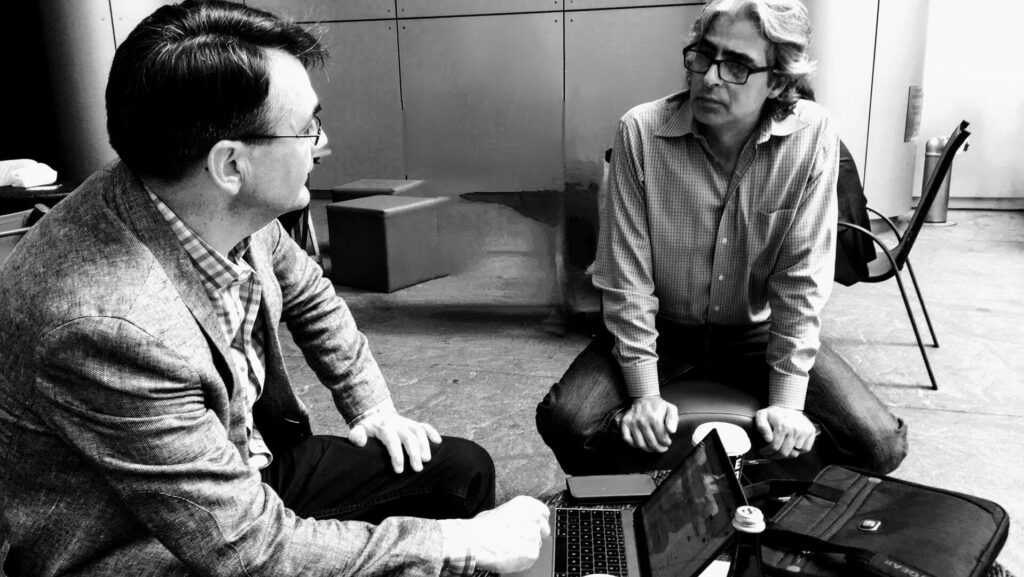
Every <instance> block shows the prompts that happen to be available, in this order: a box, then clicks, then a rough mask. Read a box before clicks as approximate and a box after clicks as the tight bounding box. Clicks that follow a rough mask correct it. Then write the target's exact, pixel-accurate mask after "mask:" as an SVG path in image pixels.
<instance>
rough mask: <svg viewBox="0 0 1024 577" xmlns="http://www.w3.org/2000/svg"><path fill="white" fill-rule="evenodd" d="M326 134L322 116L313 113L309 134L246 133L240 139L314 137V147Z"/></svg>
mask: <svg viewBox="0 0 1024 577" xmlns="http://www.w3.org/2000/svg"><path fill="white" fill-rule="evenodd" d="M323 134H324V127H323V124H321V123H320V117H319V116H317V115H316V114H314V115H313V122H312V123H311V124H310V125H309V128H308V129H307V134H246V135H243V136H239V137H238V138H239V140H259V139H263V138H312V139H313V147H314V148H315V147H317V146H319V145H320V137H321V136H323Z"/></svg>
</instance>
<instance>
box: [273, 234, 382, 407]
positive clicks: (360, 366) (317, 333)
mask: <svg viewBox="0 0 1024 577" xmlns="http://www.w3.org/2000/svg"><path fill="white" fill-rule="evenodd" d="M269 232H270V233H271V234H270V235H269V237H270V238H269V242H270V243H271V244H272V247H273V248H272V250H273V254H272V259H273V268H274V276H275V278H276V279H277V282H278V284H279V285H280V288H281V300H282V310H281V320H282V321H284V323H285V324H286V325H287V326H288V330H289V331H290V332H291V334H292V337H293V338H294V340H295V344H296V345H298V347H299V349H300V350H301V351H302V354H303V356H304V357H305V359H306V363H308V364H309V366H310V368H312V369H313V372H314V373H316V376H317V378H318V379H319V380H320V382H321V383H323V384H324V385H325V386H326V387H327V388H328V389H330V391H331V395H332V396H333V398H334V403H335V405H337V407H338V410H339V411H340V412H341V414H342V416H343V417H344V418H345V420H346V421H347V422H348V423H351V422H352V421H353V420H355V418H356V417H358V416H359V415H362V414H363V413H365V412H366V411H367V410H369V409H371V408H373V407H375V406H377V405H379V404H381V403H383V402H385V401H389V400H390V399H391V396H390V393H389V392H388V387H387V384H386V382H385V381H384V376H383V375H382V374H381V371H380V367H379V366H378V365H377V361H376V360H375V359H374V358H373V354H372V353H371V352H370V346H369V343H368V342H367V340H366V336H365V335H363V333H361V332H359V330H358V328H356V322H355V319H353V318H352V313H351V311H349V308H348V305H346V304H345V301H344V300H342V299H341V298H340V297H338V296H337V293H336V292H335V290H334V285H332V284H331V282H330V281H329V280H327V279H326V278H325V277H324V273H323V269H322V268H320V266H319V265H317V264H316V263H315V262H313V260H312V259H311V258H309V255H307V254H306V252H305V251H304V250H303V249H302V248H301V247H299V246H298V245H297V244H296V243H295V242H293V241H292V240H291V238H290V237H288V236H287V235H286V234H285V232H284V229H283V228H282V227H281V226H280V225H275V226H273V227H272V228H271V230H270V231H269Z"/></svg>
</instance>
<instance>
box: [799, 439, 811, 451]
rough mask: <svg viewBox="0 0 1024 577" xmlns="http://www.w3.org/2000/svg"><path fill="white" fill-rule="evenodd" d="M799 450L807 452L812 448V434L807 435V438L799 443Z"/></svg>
mask: <svg viewBox="0 0 1024 577" xmlns="http://www.w3.org/2000/svg"><path fill="white" fill-rule="evenodd" d="M799 448H800V451H802V452H804V453H807V452H809V451H810V450H811V449H813V448H814V435H807V438H805V439H804V440H803V442H802V443H800V446H799Z"/></svg>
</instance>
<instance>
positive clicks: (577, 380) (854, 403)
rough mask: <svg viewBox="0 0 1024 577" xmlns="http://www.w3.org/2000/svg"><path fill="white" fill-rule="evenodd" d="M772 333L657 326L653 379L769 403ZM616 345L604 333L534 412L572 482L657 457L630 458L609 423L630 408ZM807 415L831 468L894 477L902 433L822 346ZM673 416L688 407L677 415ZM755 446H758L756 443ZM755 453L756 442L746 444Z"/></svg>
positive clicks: (640, 466)
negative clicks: (731, 390) (716, 386)
mask: <svg viewBox="0 0 1024 577" xmlns="http://www.w3.org/2000/svg"><path fill="white" fill-rule="evenodd" d="M768 330H769V325H768V324H767V323H766V324H762V325H757V326H753V327H723V326H709V327H682V326H679V325H674V324H671V323H665V322H659V323H658V331H659V337H658V356H659V360H658V378H659V380H660V381H661V384H662V385H665V384H666V383H668V382H676V381H686V380H705V381H707V380H711V381H717V382H722V383H724V384H727V385H729V386H732V387H736V388H739V389H742V390H746V391H748V392H749V393H750V394H752V395H753V396H754V397H755V398H757V399H759V400H760V401H761V403H762V405H766V404H767V401H768V374H769V367H768V364H767V362H766V361H765V350H766V348H767V344H768ZM612 345H613V339H612V337H611V335H609V334H603V335H600V336H598V337H597V338H595V339H594V341H593V342H591V343H590V345H589V346H588V347H587V348H586V349H584V350H583V352H582V353H580V354H579V356H578V357H576V360H575V361H573V363H572V365H571V366H570V367H569V369H568V370H567V371H566V372H565V375H564V376H563V377H562V380H561V381H559V382H558V383H555V385H554V386H553V387H552V388H551V390H550V392H548V394H547V396H545V397H544V400H543V401H541V403H540V404H539V405H538V406H537V430H538V431H539V432H540V435H541V437H542V438H543V439H544V441H545V442H546V443H547V444H548V446H549V447H551V449H552V451H553V452H554V453H555V457H556V458H557V459H558V462H559V464H560V465H561V466H562V469H563V470H564V471H565V472H566V473H569V474H573V475H581V474H598V473H605V472H625V471H628V470H635V471H640V470H644V469H647V468H649V467H648V465H649V464H650V463H654V462H655V461H657V458H658V455H657V454H651V453H646V452H643V451H640V450H638V449H634V448H632V447H630V446H628V445H626V443H625V442H624V441H622V439H621V434H620V431H619V427H618V426H617V425H616V424H615V421H614V416H615V414H616V413H617V412H619V411H620V410H622V409H623V408H627V407H628V406H629V405H630V404H631V403H632V399H631V398H630V397H629V396H628V394H627V393H626V384H625V379H624V378H623V376H622V370H621V369H620V368H619V364H618V362H617V361H616V360H615V357H614V356H613V354H612ZM804 409H805V413H806V414H807V415H808V416H809V417H810V418H811V419H812V420H814V421H816V422H818V423H820V424H821V425H822V428H823V430H824V432H823V435H824V436H825V437H826V438H825V439H821V441H823V444H826V445H827V447H826V451H827V452H828V454H827V455H825V456H824V457H825V458H826V459H828V461H829V462H839V463H844V464H848V465H853V466H858V467H863V468H866V469H869V470H872V471H875V472H878V473H887V472H890V471H892V470H894V469H895V468H896V467H897V466H898V465H899V464H900V462H901V461H902V460H903V458H904V457H905V456H906V453H907V429H906V426H905V425H904V423H903V421H902V420H900V419H898V418H896V417H895V416H893V415H892V414H891V413H890V412H889V410H888V409H887V408H886V407H885V405H883V404H882V402H881V401H880V400H879V399H878V397H876V396H875V395H874V394H873V393H872V392H871V391H870V390H869V389H868V387H867V386H866V384H865V383H864V382H863V381H862V380H861V379H860V378H859V377H858V376H857V374H856V372H854V371H853V369H852V368H851V367H850V366H849V365H848V364H847V363H846V362H845V361H844V360H843V359H842V358H840V357H839V356H838V355H837V354H835V352H834V351H832V350H831V349H830V348H829V347H828V346H827V345H825V344H822V346H821V348H820V349H819V351H818V356H817V359H816V361H815V364H814V368H813V369H812V370H811V371H810V379H809V382H808V390H807V397H806V401H805V407H804ZM679 410H680V412H681V413H683V412H685V411H686V407H680V408H679ZM759 441H760V442H759ZM752 442H753V443H754V446H755V447H756V446H758V445H760V444H761V443H763V440H759V439H752Z"/></svg>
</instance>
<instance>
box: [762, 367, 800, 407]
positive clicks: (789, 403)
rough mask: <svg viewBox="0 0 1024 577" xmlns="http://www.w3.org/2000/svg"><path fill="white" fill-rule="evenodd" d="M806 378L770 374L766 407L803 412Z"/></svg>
mask: <svg viewBox="0 0 1024 577" xmlns="http://www.w3.org/2000/svg"><path fill="white" fill-rule="evenodd" d="M806 397H807V378H806V377H804V378H800V377H794V376H790V375H781V374H778V373H772V375H771V377H769V380H768V405H769V406H778V407H785V408H787V409H796V410H797V411H802V410H804V400H805V399H806Z"/></svg>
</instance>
